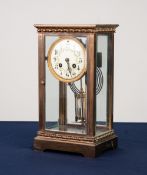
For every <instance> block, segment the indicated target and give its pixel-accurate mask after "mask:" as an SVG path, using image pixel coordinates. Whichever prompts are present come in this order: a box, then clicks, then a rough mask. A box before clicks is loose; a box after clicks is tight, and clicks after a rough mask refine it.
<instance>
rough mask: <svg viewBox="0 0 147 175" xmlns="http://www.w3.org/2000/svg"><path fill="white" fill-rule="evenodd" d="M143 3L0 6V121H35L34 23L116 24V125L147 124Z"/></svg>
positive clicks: (5, 1)
mask: <svg viewBox="0 0 147 175" xmlns="http://www.w3.org/2000/svg"><path fill="white" fill-rule="evenodd" d="M146 7H147V1H146V0H126V1H125V0H103V1H102V0H56V1H54V0H13V1H10V0H0V81H1V82H0V120H2V121H9V120H14V121H15V120H16V121H17V120H19V121H36V120H38V87H37V86H38V77H37V76H38V60H37V32H36V29H35V28H34V27H33V24H35V23H41V24H52V23H55V24H105V23H108V24H109V23H110V24H115V23H116V24H117V23H118V24H119V25H120V27H119V28H117V32H116V35H115V77H114V78H115V83H114V121H117V122H118V121H119V122H147V33H146V32H147V9H146Z"/></svg>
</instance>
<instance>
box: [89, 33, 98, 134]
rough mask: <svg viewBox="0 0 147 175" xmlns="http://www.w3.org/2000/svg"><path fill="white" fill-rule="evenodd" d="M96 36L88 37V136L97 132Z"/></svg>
mask: <svg viewBox="0 0 147 175" xmlns="http://www.w3.org/2000/svg"><path fill="white" fill-rule="evenodd" d="M95 49H96V34H95V33H90V34H89V35H88V56H87V135H89V136H95V130H96V50H95Z"/></svg>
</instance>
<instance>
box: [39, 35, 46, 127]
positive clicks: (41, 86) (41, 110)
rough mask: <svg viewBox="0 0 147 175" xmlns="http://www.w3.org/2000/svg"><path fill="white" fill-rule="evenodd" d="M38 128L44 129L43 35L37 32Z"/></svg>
mask: <svg viewBox="0 0 147 175" xmlns="http://www.w3.org/2000/svg"><path fill="white" fill-rule="evenodd" d="M38 74H39V76H38V77H39V80H38V83H39V130H44V129H45V35H44V33H42V32H38Z"/></svg>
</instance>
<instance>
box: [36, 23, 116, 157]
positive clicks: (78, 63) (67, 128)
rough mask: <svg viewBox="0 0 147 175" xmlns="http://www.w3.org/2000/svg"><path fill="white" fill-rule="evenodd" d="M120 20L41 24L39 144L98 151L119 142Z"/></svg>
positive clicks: (90, 153) (88, 153)
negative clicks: (116, 105) (117, 51)
mask: <svg viewBox="0 0 147 175" xmlns="http://www.w3.org/2000/svg"><path fill="white" fill-rule="evenodd" d="M117 26H118V25H112V24H109V25H108V24H104V25H35V27H36V28H37V31H38V59H39V131H38V132H37V136H36V137H35V138H34V148H35V149H38V150H48V149H51V150H60V151H68V152H77V153H80V154H83V155H84V156H87V157H96V156H97V155H98V154H99V153H101V152H103V151H104V150H107V149H113V148H116V147H117V136H116V134H115V132H114V130H113V66H114V32H115V29H116V27H117Z"/></svg>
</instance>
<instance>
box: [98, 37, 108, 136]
mask: <svg viewBox="0 0 147 175" xmlns="http://www.w3.org/2000/svg"><path fill="white" fill-rule="evenodd" d="M96 56H97V60H96V61H97V68H96V125H97V126H96V128H97V130H96V133H97V134H100V133H101V132H104V131H105V130H107V129H106V125H107V59H108V36H107V35H97V49H96Z"/></svg>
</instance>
